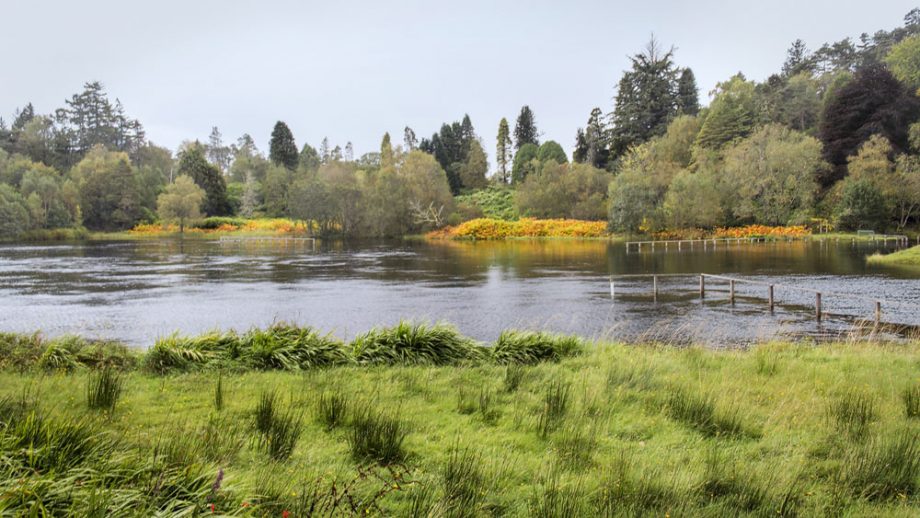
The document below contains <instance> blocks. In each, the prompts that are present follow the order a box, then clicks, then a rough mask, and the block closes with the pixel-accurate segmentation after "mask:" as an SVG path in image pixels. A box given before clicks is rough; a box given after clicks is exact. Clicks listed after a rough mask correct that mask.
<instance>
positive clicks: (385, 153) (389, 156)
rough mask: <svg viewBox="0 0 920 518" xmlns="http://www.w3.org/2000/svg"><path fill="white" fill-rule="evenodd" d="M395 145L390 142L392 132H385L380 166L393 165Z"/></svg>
mask: <svg viewBox="0 0 920 518" xmlns="http://www.w3.org/2000/svg"><path fill="white" fill-rule="evenodd" d="M393 160H394V158H393V145H392V144H391V143H390V134H389V133H384V134H383V140H381V142H380V167H392V166H393V165H394V164H393Z"/></svg>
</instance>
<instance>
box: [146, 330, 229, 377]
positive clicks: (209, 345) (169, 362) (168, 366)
mask: <svg viewBox="0 0 920 518" xmlns="http://www.w3.org/2000/svg"><path fill="white" fill-rule="evenodd" d="M239 347H240V345H239V337H238V336H237V335H236V333H233V332H229V333H220V332H217V331H215V332H212V333H207V334H204V335H200V336H195V337H187V336H180V335H179V334H172V335H170V336H168V337H166V338H161V339H158V340H157V341H156V343H154V344H153V347H151V348H150V349H149V350H148V351H147V354H146V355H145V356H144V367H145V368H146V369H147V370H149V371H151V372H155V373H157V374H165V373H167V372H171V371H187V370H192V369H200V368H204V367H209V366H214V365H219V360H221V359H222V358H236V357H237V356H238V354H239Z"/></svg>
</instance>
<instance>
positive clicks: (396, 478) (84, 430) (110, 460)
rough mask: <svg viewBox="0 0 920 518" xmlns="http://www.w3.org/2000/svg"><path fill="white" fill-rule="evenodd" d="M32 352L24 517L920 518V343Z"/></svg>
mask: <svg viewBox="0 0 920 518" xmlns="http://www.w3.org/2000/svg"><path fill="white" fill-rule="evenodd" d="M220 336H223V337H224V338H225V337H226V335H218V334H215V335H213V337H212V338H214V339H217V338H218V337H220ZM23 342H24V343H31V338H29V337H26V338H24V339H23ZM417 343H420V342H417ZM45 345H47V344H45ZM29 347H32V346H28V345H23V344H19V345H17V346H16V347H15V349H16V350H18V353H16V354H19V355H20V356H18V358H24V357H31V358H34V359H33V360H31V361H32V363H30V364H28V366H27V367H25V368H23V369H21V368H19V364H17V363H15V362H12V361H11V360H10V359H9V357H0V362H3V365H5V367H4V369H3V370H2V371H0V509H3V510H4V512H7V513H10V514H13V515H33V514H34V515H48V516H51V515H55V516H56V515H79V516H90V515H117V516H151V515H176V514H184V515H202V514H211V513H213V514H218V515H220V514H223V515H244V516H249V515H254V516H281V515H282V514H283V513H284V511H288V513H289V515H290V516H301V515H309V514H310V513H313V515H320V516H326V515H329V514H335V515H337V516H350V515H356V514H364V515H372V516H451V517H457V516H510V517H524V516H553V517H556V516H602V517H615V516H665V515H670V516H768V515H769V516H815V515H847V516H904V517H907V516H915V515H917V514H918V512H920V461H918V459H920V419H917V414H916V410H917V407H916V405H917V403H916V401H917V400H918V394H917V386H918V385H917V381H916V380H917V375H918V371H917V368H918V366H920V343H916V342H913V343H906V344H905V343H900V344H891V345H886V344H880V343H859V342H850V343H846V344H839V345H834V344H830V345H822V346H819V347H815V346H814V345H812V344H801V345H797V344H773V345H771V346H769V347H765V348H762V349H760V348H758V349H755V350H753V351H748V352H744V351H739V350H735V351H715V350H706V349H698V350H694V351H692V352H687V351H684V350H679V349H675V348H668V347H643V346H635V345H631V346H624V345H615V344H588V343H586V344H585V349H584V352H583V353H582V354H580V355H577V356H568V357H561V358H558V359H556V360H555V361H542V362H538V363H533V364H528V365H526V366H523V364H522V363H518V362H509V363H508V364H502V363H498V362H496V361H492V360H490V359H488V358H483V359H480V360H478V361H476V362H473V363H467V362H466V361H464V362H461V364H459V365H438V364H436V363H435V362H433V361H426V362H419V363H420V364H415V365H412V364H410V365H396V366H391V365H387V364H382V365H381V364H373V365H358V364H356V363H355V362H346V363H344V364H342V365H327V366H324V367H322V368H319V367H316V368H298V369H294V370H286V369H285V370H279V369H275V368H272V369H269V370H261V369H249V370H246V369H233V368H229V367H228V368H226V369H221V370H219V371H215V370H211V368H210V367H207V368H192V369H188V370H175V369H172V368H170V369H166V370H165V371H164V372H165V373H166V374H167V375H161V374H158V370H157V369H150V368H137V369H127V370H123V369H119V368H114V367H109V368H108V371H106V369H105V368H104V367H99V368H89V367H88V366H86V365H84V364H83V363H81V362H80V361H78V364H77V365H76V366H72V367H66V365H67V364H68V363H67V362H63V363H59V364H58V365H61V366H62V367H55V368H52V369H50V370H48V369H46V364H45V363H39V362H38V358H40V357H41V356H42V352H43V351H39V353H38V354H32V353H27V354H23V351H24V350H25V349H28V348H29ZM195 348H196V349H198V350H201V351H208V350H210V349H209V348H210V346H209V345H207V344H206V343H201V342H199V343H198V345H197V346H196V347H195ZM13 349H14V348H12V347H11V348H8V349H6V351H12V350H13ZM64 349H66V347H64ZM452 350H453V349H452ZM56 351H57V350H56ZM758 351H762V352H759V353H758ZM764 351H765V352H764ZM4 354H12V353H8V352H5V353H4ZM55 354H57V352H55ZM151 354H156V355H161V354H162V353H161V352H157V353H151ZM451 354H452V353H451ZM757 354H766V355H768V359H769V361H767V362H766V364H768V365H769V364H775V365H776V366H777V368H775V369H772V368H767V369H762V368H761V367H760V365H761V360H759V359H758V357H757ZM162 357H163V356H162V355H161V356H159V358H162ZM448 357H450V356H448V355H445V356H443V358H448ZM187 358H188V356H186V359H187ZM137 360H138V361H139V362H140V364H141V365H144V366H148V365H150V364H149V363H148V361H147V359H146V358H144V357H138V358H137ZM49 361H50V360H49ZM444 361H447V360H444ZM298 362H299V360H298ZM528 363H529V362H528ZM164 365H165V363H164ZM241 365H242V364H241ZM224 367H227V365H226V364H225V365H224ZM105 372H108V373H109V374H108V376H110V379H109V380H108V381H100V380H102V377H103V373H105ZM879 373H885V375H884V376H880V375H879ZM88 387H92V388H93V390H87V389H88ZM113 387H118V388H119V389H120V390H116V391H113ZM218 387H220V388H219V389H218ZM84 390H87V398H86V399H85V398H84V397H83V395H82V392H83V391H84ZM90 393H93V394H100V396H98V397H99V398H100V399H101V400H102V401H103V403H102V404H100V407H101V408H102V409H103V411H102V412H100V411H96V410H90V409H89V408H88V396H89V394H90ZM113 393H117V394H118V396H116V397H114V398H112V397H111V395H112V394H113ZM461 393H462V397H461V396H458V394H461ZM218 394H220V398H221V399H222V402H221V404H220V405H218V404H217V402H216V400H217V398H218ZM94 397H95V396H94ZM113 400H114V401H116V404H115V406H116V411H115V412H114V413H112V412H111V408H112V401H113ZM460 401H462V405H461V404H460ZM218 406H219V407H220V409H219V410H218V408H217V407H218ZM461 408H462V409H463V411H462V412H461V411H460V410H461ZM304 416H306V417H307V418H304ZM345 495H348V496H345ZM212 506H213V508H212ZM212 509H213V510H212Z"/></svg>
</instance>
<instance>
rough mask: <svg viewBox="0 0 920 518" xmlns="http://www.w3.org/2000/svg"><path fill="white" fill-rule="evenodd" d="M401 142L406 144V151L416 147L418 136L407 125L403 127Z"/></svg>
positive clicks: (413, 149)
mask: <svg viewBox="0 0 920 518" xmlns="http://www.w3.org/2000/svg"><path fill="white" fill-rule="evenodd" d="M403 144H405V146H406V152H410V151H415V150H416V149H418V137H416V136H415V132H414V131H412V128H410V127H409V126H406V127H405V128H404V129H403Z"/></svg>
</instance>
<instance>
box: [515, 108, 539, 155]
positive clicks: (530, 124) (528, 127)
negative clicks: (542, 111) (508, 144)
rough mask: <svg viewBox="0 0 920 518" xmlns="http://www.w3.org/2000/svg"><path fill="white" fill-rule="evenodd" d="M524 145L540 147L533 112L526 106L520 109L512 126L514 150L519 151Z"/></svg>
mask: <svg viewBox="0 0 920 518" xmlns="http://www.w3.org/2000/svg"><path fill="white" fill-rule="evenodd" d="M524 144H533V145H535V146H539V145H540V141H539V133H538V132H537V123H536V121H535V120H534V116H533V111H531V109H530V106H527V105H524V106H522V107H521V113H520V114H519V115H518V118H517V122H516V123H515V125H514V149H521V146H523V145H524Z"/></svg>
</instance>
